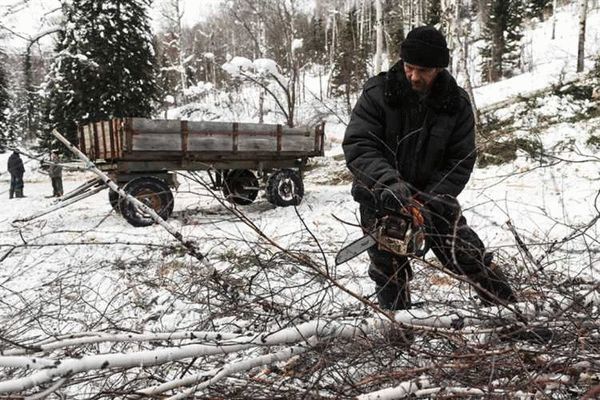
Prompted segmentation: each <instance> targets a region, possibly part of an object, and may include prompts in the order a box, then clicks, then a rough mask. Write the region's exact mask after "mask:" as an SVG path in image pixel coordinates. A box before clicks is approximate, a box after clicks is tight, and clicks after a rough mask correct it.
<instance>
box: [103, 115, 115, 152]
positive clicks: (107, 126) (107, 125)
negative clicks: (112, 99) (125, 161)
mask: <svg viewBox="0 0 600 400" xmlns="http://www.w3.org/2000/svg"><path fill="white" fill-rule="evenodd" d="M103 124H104V126H105V129H106V131H107V132H108V141H109V142H110V159H115V158H117V147H116V144H115V137H114V136H115V135H114V132H113V125H112V121H104V122H103Z"/></svg>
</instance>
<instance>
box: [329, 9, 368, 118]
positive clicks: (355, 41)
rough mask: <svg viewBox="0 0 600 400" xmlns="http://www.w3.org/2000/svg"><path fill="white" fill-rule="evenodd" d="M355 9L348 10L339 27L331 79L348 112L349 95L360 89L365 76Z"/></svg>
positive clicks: (334, 89) (365, 70) (365, 71)
mask: <svg viewBox="0 0 600 400" xmlns="http://www.w3.org/2000/svg"><path fill="white" fill-rule="evenodd" d="M356 27H357V18H356V9H352V10H350V11H349V12H348V15H347V19H346V21H345V23H344V25H343V26H342V28H341V29H340V35H339V44H338V49H340V50H339V52H338V53H337V55H336V58H335V60H334V64H335V65H334V72H333V77H332V80H331V85H332V88H333V93H334V95H338V96H339V95H343V96H344V97H345V99H346V105H347V107H348V112H350V109H351V102H350V95H351V93H353V92H356V91H358V90H359V89H360V87H361V86H362V84H363V81H364V80H365V78H366V77H367V68H366V63H365V58H366V53H367V52H366V50H365V49H364V47H362V45H361V43H360V40H359V38H358V32H357V29H356Z"/></svg>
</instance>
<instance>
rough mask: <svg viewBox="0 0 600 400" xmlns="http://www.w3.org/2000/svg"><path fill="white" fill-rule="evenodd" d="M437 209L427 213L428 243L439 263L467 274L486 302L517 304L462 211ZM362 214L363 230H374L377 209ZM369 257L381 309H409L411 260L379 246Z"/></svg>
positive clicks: (370, 269) (371, 250)
mask: <svg viewBox="0 0 600 400" xmlns="http://www.w3.org/2000/svg"><path fill="white" fill-rule="evenodd" d="M456 204H457V203H456ZM436 208H437V209H438V212H437V213H436V212H434V211H433V210H429V213H428V214H429V215H430V224H429V225H430V226H428V227H427V240H428V241H429V245H430V246H431V250H432V251H433V253H434V254H435V256H436V257H437V258H438V260H439V261H440V263H441V264H442V265H443V266H444V267H445V268H446V269H448V270H450V271H452V272H454V273H456V274H459V275H466V276H467V277H468V278H469V280H470V281H471V282H472V283H473V284H474V285H473V287H474V289H475V290H476V292H477V293H478V294H479V297H480V298H481V299H482V301H483V302H484V303H486V304H488V305H489V304H495V303H498V302H505V301H506V302H513V301H515V298H514V294H513V292H512V290H511V288H510V286H508V284H507V282H506V278H505V277H504V275H503V274H502V273H501V271H500V270H499V269H497V268H496V267H492V265H493V264H492V262H491V261H492V254H491V253H486V251H485V246H484V244H483V242H482V241H481V239H480V238H479V236H478V235H477V233H475V231H473V229H471V228H470V227H469V226H468V225H467V221H466V219H465V217H464V216H462V214H461V213H460V209H456V208H454V207H452V208H451V209H448V210H440V209H439V204H438V207H436ZM360 213H361V223H362V226H363V229H364V230H365V231H371V230H372V229H373V227H374V226H375V223H376V218H377V215H376V214H375V212H374V210H372V209H370V208H368V207H365V206H361V207H360ZM368 254H369V257H370V259H371V263H370V266H369V276H370V277H371V279H372V280H373V281H374V282H375V288H376V291H377V298H378V300H379V304H380V306H381V307H383V308H386V309H392V310H399V309H408V308H410V302H411V301H410V290H409V285H408V283H409V281H410V279H412V269H411V267H410V262H409V259H408V258H407V257H404V256H398V255H395V254H392V253H390V252H387V251H383V250H379V249H378V248H377V246H373V247H371V248H370V249H369V250H368ZM482 289H483V290H482ZM498 299H499V300H500V301H498Z"/></svg>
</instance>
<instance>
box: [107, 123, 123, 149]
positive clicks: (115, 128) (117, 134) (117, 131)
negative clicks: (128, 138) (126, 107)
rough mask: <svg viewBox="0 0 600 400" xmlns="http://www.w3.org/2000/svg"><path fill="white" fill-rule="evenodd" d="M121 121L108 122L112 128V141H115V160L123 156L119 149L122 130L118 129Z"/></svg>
mask: <svg viewBox="0 0 600 400" xmlns="http://www.w3.org/2000/svg"><path fill="white" fill-rule="evenodd" d="M120 121H121V120H119V119H113V120H111V121H110V125H111V127H112V132H113V136H114V140H115V148H116V150H117V153H116V158H121V156H122V155H123V148H122V147H121V143H122V141H121V132H122V130H121V129H120V124H119V122H120Z"/></svg>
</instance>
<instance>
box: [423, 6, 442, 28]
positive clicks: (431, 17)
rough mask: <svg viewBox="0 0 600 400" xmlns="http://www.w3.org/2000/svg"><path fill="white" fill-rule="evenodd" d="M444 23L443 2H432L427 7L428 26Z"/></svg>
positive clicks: (426, 22) (426, 20)
mask: <svg viewBox="0 0 600 400" xmlns="http://www.w3.org/2000/svg"><path fill="white" fill-rule="evenodd" d="M441 21H442V2H441V0H430V2H429V6H428V7H427V16H426V19H425V24H426V25H436V24H439V23H440V22H441Z"/></svg>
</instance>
